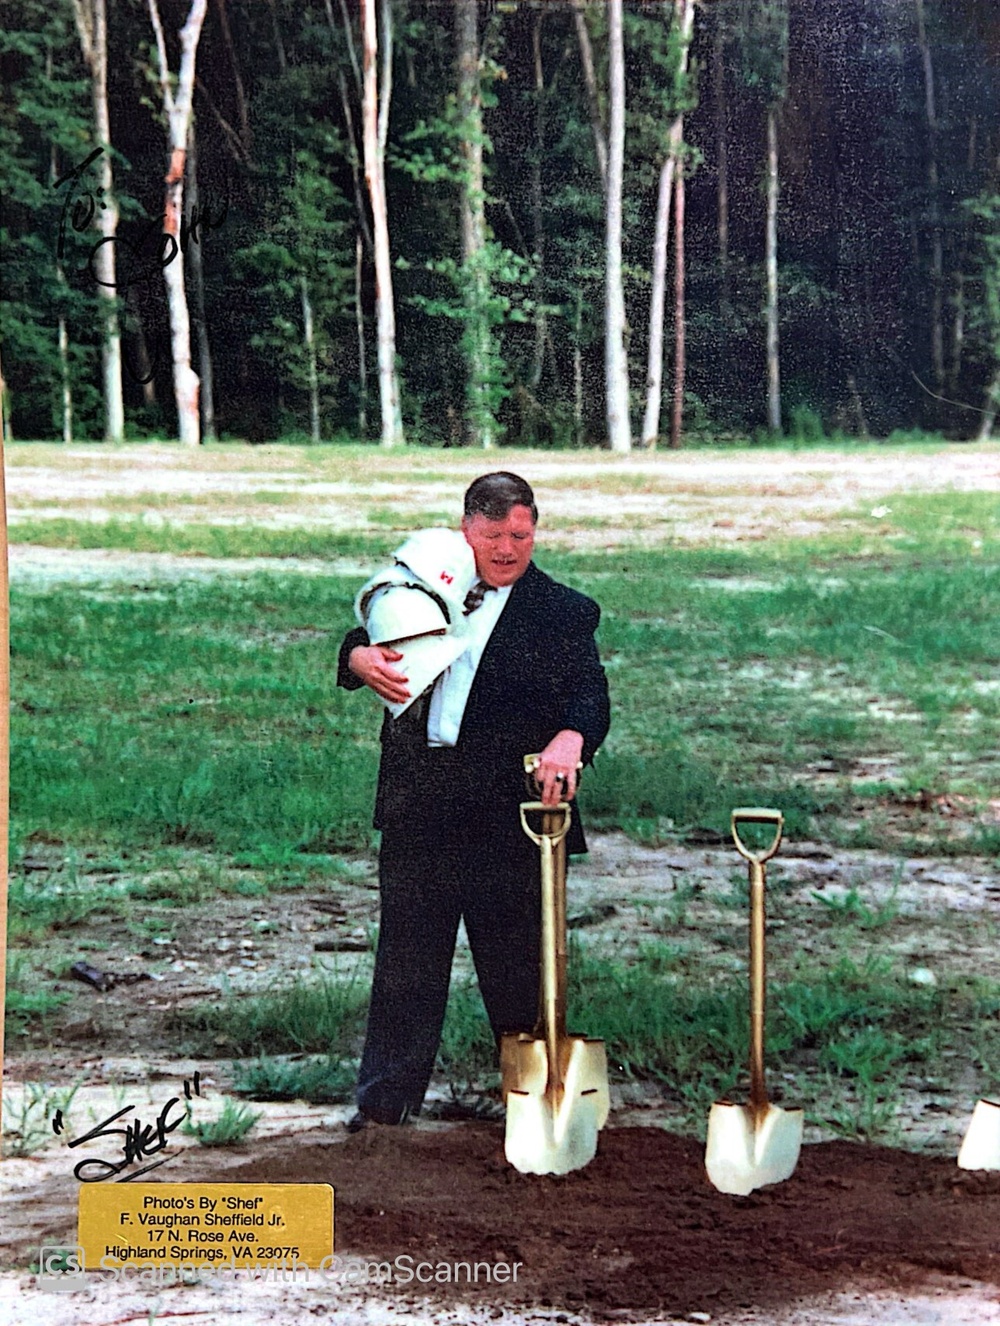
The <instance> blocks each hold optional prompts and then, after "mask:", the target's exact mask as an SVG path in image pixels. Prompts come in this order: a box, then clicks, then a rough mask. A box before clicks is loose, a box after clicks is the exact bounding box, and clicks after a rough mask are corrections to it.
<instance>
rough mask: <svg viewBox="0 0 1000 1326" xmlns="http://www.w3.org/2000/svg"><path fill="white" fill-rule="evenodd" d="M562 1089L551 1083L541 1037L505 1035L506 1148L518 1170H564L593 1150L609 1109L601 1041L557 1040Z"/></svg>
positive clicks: (578, 1164) (586, 1158)
mask: <svg viewBox="0 0 1000 1326" xmlns="http://www.w3.org/2000/svg"><path fill="white" fill-rule="evenodd" d="M560 1048H561V1050H562V1051H563V1054H562V1058H563V1065H562V1072H561V1074H560V1077H561V1079H562V1089H561V1091H560V1090H556V1091H553V1090H552V1089H551V1088H550V1086H549V1071H548V1069H549V1065H548V1054H547V1051H546V1047H545V1042H544V1041H543V1040H540V1039H537V1038H534V1037H530V1036H506V1037H504V1039H503V1042H502V1044H501V1067H502V1078H503V1092H504V1098H505V1100H506V1104H507V1127H506V1135H505V1138H504V1152H505V1154H506V1156H507V1159H508V1161H509V1162H510V1163H511V1164H512V1165H513V1166H514V1168H515V1169H516V1170H519V1171H520V1172H521V1173H522V1174H568V1173H569V1172H570V1170H574V1169H582V1168H583V1166H584V1165H587V1164H589V1163H590V1161H592V1160H593V1158H594V1156H595V1155H596V1154H597V1134H598V1133H599V1132H600V1130H601V1129H602V1128H603V1127H604V1124H605V1123H606V1122H607V1118H608V1111H609V1109H610V1098H609V1092H608V1067H607V1055H606V1052H605V1049H604V1042H603V1041H596V1040H588V1039H586V1038H585V1037H582V1036H574V1037H568V1038H567V1039H566V1040H565V1041H563V1042H562V1044H561V1047H560Z"/></svg>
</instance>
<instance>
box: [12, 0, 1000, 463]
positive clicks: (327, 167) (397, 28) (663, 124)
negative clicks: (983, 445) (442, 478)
mask: <svg viewBox="0 0 1000 1326" xmlns="http://www.w3.org/2000/svg"><path fill="white" fill-rule="evenodd" d="M3 28H4V30H3V32H2V34H0V177H2V179H3V181H4V185H3V196H2V217H0V222H2V225H0V242H2V269H3V289H2V296H3V301H2V341H0V356H2V369H3V374H4V404H5V409H4V422H5V427H6V437H7V439H8V440H10V439H11V438H14V437H17V438H24V437H31V438H38V439H52V438H60V437H61V438H64V439H66V440H71V439H73V438H76V439H88V438H90V439H100V438H102V437H107V438H109V439H111V440H115V439H121V438H125V437H128V438H142V437H148V436H157V437H177V436H179V437H180V438H181V439H182V440H183V441H186V442H191V443H198V442H200V441H202V440H212V439H214V438H216V437H221V438H223V439H233V440H246V441H249V442H261V441H268V440H274V439H284V440H295V439H297V438H301V439H302V440H304V441H307V440H314V441H318V440H321V439H322V440H356V439H358V438H361V439H364V438H372V439H378V438H380V439H381V440H382V441H383V442H384V443H398V442H402V441H404V440H405V441H408V442H411V443H430V444H442V443H443V444H445V445H459V444H477V445H478V444H486V445H489V444H491V443H494V442H497V443H500V442H504V441H507V442H511V443H516V444H518V445H528V446H568V445H578V446H579V445H601V446H603V445H610V446H611V447H612V449H614V450H618V451H624V450H628V449H629V448H630V447H631V446H633V445H640V444H643V443H644V444H647V445H651V444H653V443H655V441H656V440H657V439H658V438H664V439H665V438H667V437H668V436H669V438H670V440H671V441H673V442H674V443H675V444H677V443H679V442H680V441H681V438H682V436H687V437H693V438H700V439H703V440H718V439H722V440H725V439H726V438H728V437H737V438H740V439H745V438H746V437H747V436H751V437H753V436H755V435H761V436H766V435H768V434H771V435H773V434H776V433H779V432H781V431H785V432H786V433H790V434H793V435H796V436H799V437H804V438H807V439H808V438H810V437H820V436H824V435H827V436H829V435H837V434H838V433H839V434H843V435H853V436H861V437H866V436H869V435H873V436H888V435H891V434H892V433H893V432H898V431H904V432H907V431H911V430H929V431H933V432H939V433H942V434H944V435H945V436H946V437H952V438H966V437H971V436H980V437H988V436H989V434H990V431H991V429H992V426H993V422H994V418H995V412H996V408H997V402H998V398H1000V234H998V227H997V217H998V215H1000V155H998V154H1000V98H998V95H997V93H998V80H1000V56H998V51H1000V15H998V14H997V12H996V9H995V6H994V5H993V4H991V3H990V2H989V0H948V2H947V3H944V2H943V0H836V3H831V2H830V0H705V2H704V3H701V4H699V5H697V6H695V5H694V4H693V3H692V0H669V2H667V3H663V2H657V3H652V2H650V3H630V4H627V5H624V6H623V5H622V3H621V0H607V2H606V3H605V0H600V2H596V0H595V2H594V3H584V2H583V0H578V2H577V3H567V4H563V3H558V2H557V0H539V2H537V3H529V2H528V0H491V2H490V3H482V4H478V5H477V4H476V3H475V0H448V2H445V0H440V2H439V3H426V2H425V3H421V2H420V0H322V2H320V0H315V2H312V3H296V4H291V3H289V2H288V0H263V2H261V0H258V3H250V0H59V3H55V4H53V3H49V2H48V0H44V2H43V0H5V3H4V24H3ZM85 163H86V164H85ZM668 252H669V254H670V256H669V258H668ZM661 337H662V339H663V341H665V343H666V349H665V351H664V350H663V348H662V343H661ZM664 359H665V367H664V366H663V365H664ZM666 393H669V394H670V395H671V396H672V397H673V403H672V404H671V402H670V401H669V400H667V399H664V397H665V394H666Z"/></svg>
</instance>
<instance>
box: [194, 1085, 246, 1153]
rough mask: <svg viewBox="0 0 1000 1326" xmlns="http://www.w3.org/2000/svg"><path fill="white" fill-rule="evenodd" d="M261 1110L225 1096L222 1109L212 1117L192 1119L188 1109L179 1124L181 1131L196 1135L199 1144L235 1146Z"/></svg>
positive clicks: (241, 1139) (244, 1135)
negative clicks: (186, 1114)
mask: <svg viewBox="0 0 1000 1326" xmlns="http://www.w3.org/2000/svg"><path fill="white" fill-rule="evenodd" d="M260 1118H261V1111H259V1110H256V1111H255V1110H251V1109H249V1108H248V1107H247V1106H246V1105H241V1104H240V1103H239V1102H238V1101H235V1100H231V1099H229V1097H227V1098H226V1099H225V1100H224V1101H223V1104H222V1111H221V1113H220V1114H218V1115H217V1116H216V1118H214V1119H194V1118H192V1116H191V1112H190V1109H189V1110H188V1117H187V1118H186V1119H185V1121H184V1123H183V1124H182V1126H181V1132H183V1133H187V1134H188V1136H190V1137H196V1138H197V1139H198V1142H199V1143H200V1145H201V1146H237V1145H238V1144H239V1143H240V1142H242V1141H243V1139H244V1138H245V1137H246V1136H247V1134H248V1133H250V1132H252V1131H253V1128H254V1125H255V1124H256V1123H257V1122H258V1121H259V1120H260Z"/></svg>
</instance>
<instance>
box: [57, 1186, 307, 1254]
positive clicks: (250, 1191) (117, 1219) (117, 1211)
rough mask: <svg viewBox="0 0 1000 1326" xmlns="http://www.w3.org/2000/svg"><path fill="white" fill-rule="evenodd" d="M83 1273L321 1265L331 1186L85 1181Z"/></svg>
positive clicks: (82, 1194)
mask: <svg viewBox="0 0 1000 1326" xmlns="http://www.w3.org/2000/svg"><path fill="white" fill-rule="evenodd" d="M78 1231H79V1232H78V1234H77V1240H78V1242H79V1244H80V1247H81V1248H82V1249H83V1255H84V1265H85V1266H86V1268H87V1269H88V1270H94V1269H96V1268H98V1267H99V1268H101V1269H103V1270H112V1269H117V1268H120V1267H122V1266H123V1265H125V1264H127V1263H128V1264H132V1265H137V1266H171V1267H173V1268H175V1269H179V1268H182V1267H197V1268H200V1269H202V1270H206V1271H207V1270H211V1269H216V1268H217V1269H220V1270H221V1269H230V1268H239V1267H246V1268H247V1269H248V1270H249V1269H251V1268H253V1267H257V1266H260V1267H266V1266H270V1267H285V1268H293V1267H295V1266H299V1267H313V1268H315V1267H319V1265H320V1263H321V1262H322V1261H323V1259H324V1258H328V1257H330V1255H331V1254H332V1252H333V1189H332V1188H331V1186H330V1185H329V1184H328V1183H82V1184H81V1185H80V1205H79V1218H78Z"/></svg>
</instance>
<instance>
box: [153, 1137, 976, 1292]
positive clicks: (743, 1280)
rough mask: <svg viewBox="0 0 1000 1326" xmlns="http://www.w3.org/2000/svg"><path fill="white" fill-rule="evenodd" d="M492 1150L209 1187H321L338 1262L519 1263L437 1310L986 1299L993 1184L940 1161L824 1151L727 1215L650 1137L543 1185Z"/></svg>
mask: <svg viewBox="0 0 1000 1326" xmlns="http://www.w3.org/2000/svg"><path fill="white" fill-rule="evenodd" d="M502 1148H503V1134H502V1130H501V1129H499V1128H497V1127H496V1126H495V1125H485V1124H471V1123H470V1124H466V1125H463V1126H461V1127H457V1128H455V1127H453V1128H447V1129H429V1128H425V1127H423V1126H422V1127H419V1128H416V1129H385V1128H369V1129H367V1130H366V1131H364V1132H363V1133H360V1134H358V1135H356V1136H354V1137H351V1138H349V1139H348V1140H347V1141H346V1142H343V1143H342V1144H335V1143H333V1142H332V1141H331V1142H325V1143H324V1142H311V1141H309V1140H307V1139H305V1138H300V1139H298V1140H297V1141H296V1140H295V1139H291V1138H289V1139H287V1145H283V1146H282V1147H281V1148H280V1149H278V1148H276V1149H274V1150H272V1151H271V1153H270V1156H269V1158H268V1159H267V1161H266V1162H263V1161H261V1160H256V1161H253V1162H251V1163H248V1164H246V1165H244V1166H241V1167H237V1168H231V1167H228V1166H227V1168H226V1172H225V1176H224V1177H225V1179H226V1180H227V1181H230V1182H232V1181H236V1182H249V1181H257V1182H259V1181H264V1180H267V1181H272V1182H278V1181H283V1182H289V1181H296V1180H301V1181H312V1182H317V1181H327V1182H330V1183H332V1184H333V1186H334V1188H335V1190H336V1226H337V1230H336V1242H337V1251H338V1252H339V1253H341V1254H343V1255H345V1256H346V1255H350V1254H357V1255H364V1256H365V1257H366V1258H372V1259H377V1260H383V1259H384V1260H390V1261H391V1260H392V1259H393V1258H395V1257H397V1256H399V1255H400V1254H409V1255H411V1256H413V1257H414V1259H415V1260H425V1261H432V1262H437V1261H450V1262H456V1261H476V1260H478V1261H485V1262H491V1263H495V1262H498V1261H506V1262H521V1263H523V1267H522V1269H521V1270H520V1271H519V1274H518V1282H517V1284H516V1285H515V1284H510V1285H507V1286H502V1287H501V1286H498V1285H491V1286H490V1287H489V1288H488V1290H485V1291H484V1290H483V1288H482V1287H479V1288H478V1289H477V1288H476V1287H475V1286H472V1287H470V1288H468V1289H467V1290H465V1291H463V1290H462V1289H461V1288H459V1289H457V1290H456V1287H455V1286H450V1285H449V1286H440V1287H439V1291H438V1292H440V1293H441V1294H442V1295H446V1296H448V1297H454V1296H455V1294H456V1293H462V1292H465V1293H468V1294H470V1295H474V1294H479V1295H480V1296H482V1295H483V1294H484V1293H485V1294H486V1295H488V1297H489V1299H490V1301H491V1302H494V1303H496V1302H506V1303H508V1304H510V1305H521V1306H527V1305H528V1304H534V1305H536V1306H550V1307H553V1308H560V1307H562V1308H565V1309H569V1310H571V1311H577V1312H580V1311H582V1312H584V1313H586V1314H592V1315H593V1316H595V1317H601V1316H607V1315H611V1316H616V1315H625V1314H629V1313H632V1312H637V1311H638V1312H640V1313H642V1312H649V1311H651V1310H652V1311H656V1312H658V1313H665V1314H666V1315H668V1316H670V1315H673V1316H684V1315H685V1314H687V1313H690V1312H692V1311H695V1310H699V1311H706V1310H707V1311H708V1312H710V1313H711V1314H712V1315H713V1316H716V1315H717V1314H719V1313H722V1312H727V1311H731V1310H733V1309H739V1308H742V1307H748V1306H750V1305H754V1306H756V1307H758V1308H761V1307H764V1308H767V1307H773V1308H778V1307H779V1306H780V1305H782V1304H787V1303H789V1302H791V1301H794V1300H796V1299H799V1298H802V1297H805V1296H808V1295H815V1294H820V1293H823V1292H827V1291H831V1290H836V1289H839V1288H841V1287H843V1286H844V1284H845V1282H846V1281H848V1280H855V1279H856V1278H857V1277H858V1276H859V1275H860V1276H862V1277H863V1278H864V1280H865V1281H866V1283H868V1284H872V1285H882V1286H885V1287H886V1288H891V1289H893V1290H895V1291H899V1290H904V1289H909V1288H914V1289H916V1288H917V1287H919V1286H920V1285H922V1284H924V1283H926V1282H927V1281H928V1279H929V1278H931V1277H932V1276H933V1275H934V1274H935V1273H941V1272H944V1273H946V1274H951V1275H960V1276H963V1277H968V1278H970V1279H976V1280H980V1281H985V1282H988V1283H991V1284H996V1283H1000V1251H998V1246H997V1238H996V1230H997V1228H998V1222H1000V1175H986V1174H970V1173H966V1172H963V1171H960V1170H959V1169H957V1167H956V1166H955V1163H954V1161H952V1160H946V1159H942V1158H928V1157H922V1156H917V1155H913V1154H910V1153H906V1152H903V1151H896V1150H890V1149H887V1148H881V1147H872V1146H864V1145H860V1144H856V1143H849V1142H832V1143H823V1144H819V1145H815V1146H808V1147H805V1148H804V1149H803V1152H802V1158H801V1161H800V1163H799V1167H798V1169H797V1171H796V1173H795V1175H794V1176H793V1177H792V1179H790V1180H789V1181H788V1182H787V1183H784V1184H780V1185H777V1186H775V1187H773V1188H769V1189H763V1190H761V1191H759V1192H757V1193H755V1194H753V1195H752V1196H750V1197H745V1198H731V1197H726V1196H723V1195H722V1194H720V1193H718V1192H716V1191H715V1189H714V1188H712V1187H711V1185H710V1184H709V1182H708V1180H707V1178H706V1176H705V1172H704V1168H703V1164H702V1148H701V1146H700V1144H699V1143H698V1142H697V1141H695V1140H694V1139H691V1138H682V1137H677V1136H674V1135H672V1134H669V1133H666V1132H664V1131H662V1130H661V1129H659V1128H610V1129H607V1130H606V1131H605V1132H604V1133H602V1135H601V1140H600V1148H599V1154H598V1156H597V1159H596V1160H595V1161H594V1162H593V1163H592V1164H591V1165H589V1166H588V1167H587V1168H586V1169H584V1170H580V1171H578V1172H576V1173H574V1174H570V1175H567V1176H566V1177H565V1178H558V1179H557V1178H537V1177H529V1176H526V1175H522V1174H518V1173H517V1172H516V1171H515V1170H513V1169H512V1168H511V1167H510V1166H509V1165H508V1164H507V1163H506V1161H505V1160H504V1156H503V1149H502ZM205 1160H207V1157H205V1158H204V1159H203V1162H202V1167H201V1168H202V1172H201V1173H200V1174H199V1178H200V1179H202V1180H205V1181H208V1180H210V1179H211V1177H212V1176H211V1175H210V1174H209V1173H207V1172H205V1171H206V1170H207V1169H208V1168H209V1166H208V1165H206V1164H205ZM173 1177H174V1178H177V1177H178V1175H177V1173H176V1171H175V1172H174V1174H173ZM220 1177H221V1176H220Z"/></svg>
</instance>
